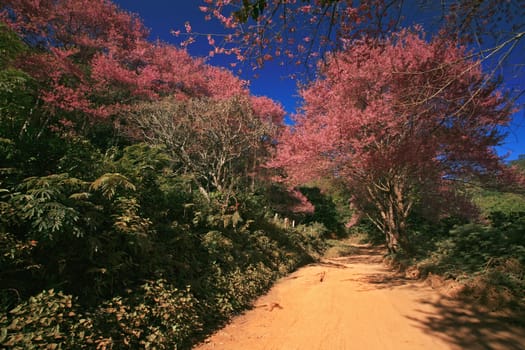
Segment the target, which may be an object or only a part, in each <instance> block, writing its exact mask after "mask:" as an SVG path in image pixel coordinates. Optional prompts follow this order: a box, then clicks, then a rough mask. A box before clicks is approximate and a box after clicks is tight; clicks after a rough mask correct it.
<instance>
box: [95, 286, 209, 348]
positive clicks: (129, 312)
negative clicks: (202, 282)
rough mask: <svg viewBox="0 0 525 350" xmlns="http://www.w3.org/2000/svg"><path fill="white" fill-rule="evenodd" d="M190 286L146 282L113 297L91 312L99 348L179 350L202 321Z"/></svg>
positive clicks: (186, 343) (186, 344) (200, 325)
mask: <svg viewBox="0 0 525 350" xmlns="http://www.w3.org/2000/svg"><path fill="white" fill-rule="evenodd" d="M197 309H198V301H197V300H196V299H195V297H194V296H193V294H192V293H191V291H190V287H186V288H185V289H184V290H178V289H177V288H175V287H173V286H172V285H170V284H169V283H167V281H165V280H162V279H161V280H156V281H152V282H148V283H146V284H144V285H142V286H141V287H140V289H139V290H138V291H137V292H136V293H133V294H132V295H130V296H126V297H124V298H122V297H115V298H113V299H111V300H109V301H107V302H105V303H104V304H102V305H101V306H100V307H99V308H97V310H96V311H95V312H94V313H93V315H91V316H92V317H93V323H94V326H95V329H96V330H97V333H98V334H99V337H98V339H97V340H96V343H97V345H98V346H99V347H102V346H104V347H107V348H111V349H139V348H140V349H178V348H179V347H181V346H188V340H189V337H190V336H191V335H192V334H193V333H194V332H195V331H198V330H199V329H200V328H201V327H202V324H201V322H200V320H199V317H198V314H197V313H196V310H197Z"/></svg>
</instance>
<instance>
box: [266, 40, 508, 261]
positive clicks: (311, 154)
mask: <svg viewBox="0 0 525 350" xmlns="http://www.w3.org/2000/svg"><path fill="white" fill-rule="evenodd" d="M423 36H424V33H421V32H420V33H412V32H410V31H408V30H404V31H402V32H400V33H398V34H395V35H392V36H391V37H389V38H387V39H366V40H361V41H354V42H352V43H351V45H349V46H348V48H347V49H346V50H345V51H343V52H340V53H336V54H333V55H331V56H330V57H329V59H328V62H327V65H326V66H324V68H322V69H321V72H320V77H319V78H318V80H317V81H315V82H313V83H311V84H310V85H309V86H307V87H306V88H305V89H303V90H302V92H301V96H302V97H303V99H304V106H303V110H302V113H301V114H299V115H298V116H296V117H295V125H293V126H291V127H290V128H289V129H288V130H287V132H285V133H284V134H283V136H282V137H281V139H280V144H279V146H278V154H277V158H276V160H275V161H273V163H272V165H273V166H276V167H284V168H285V169H286V170H287V174H288V175H289V178H288V179H287V180H288V181H289V182H290V183H292V184H297V183H301V182H303V181H306V180H311V179H312V178H315V177H320V176H323V175H326V174H330V173H331V174H332V175H333V176H334V177H337V178H339V179H341V180H343V181H344V182H345V183H346V184H347V186H348V187H349V189H350V190H351V192H352V194H353V198H352V204H353V205H354V206H355V207H356V208H358V209H359V210H360V211H361V212H362V213H364V214H365V215H367V216H368V217H369V218H370V220H371V221H373V222H374V223H375V224H376V226H377V227H378V228H379V229H380V230H381V231H382V232H383V233H384V234H385V238H386V241H387V243H388V247H389V249H390V250H391V251H397V250H398V249H399V247H403V248H408V247H409V242H408V236H407V233H406V226H407V218H408V216H409V214H410V213H411V211H412V210H413V208H414V206H415V205H418V206H419V207H420V208H431V209H432V210H431V211H434V212H436V211H438V210H440V209H441V210H445V211H448V212H450V211H453V210H454V209H455V208H458V205H459V204H464V203H465V202H464V201H461V199H462V198H461V196H459V195H458V192H456V191H454V189H455V188H457V185H458V184H459V183H461V182H463V181H474V180H481V179H484V178H487V177H490V176H491V175H501V174H502V172H503V171H504V169H505V167H504V166H503V165H502V164H501V162H500V160H499V159H498V157H497V155H496V153H495V151H494V149H493V147H494V146H496V145H498V144H499V142H500V141H501V140H502V137H503V135H502V134H501V132H500V130H501V129H500V128H501V127H502V126H505V125H507V123H508V121H509V114H510V106H509V103H508V100H507V99H506V98H505V97H504V96H502V94H501V93H500V92H498V91H497V90H496V88H497V84H496V83H495V82H491V83H488V82H487V80H486V77H485V75H484V74H483V72H482V70H481V65H480V64H479V62H476V61H474V60H471V59H468V58H466V57H467V56H468V52H467V51H466V50H465V48H463V47H461V46H458V45H457V43H456V42H454V41H450V40H449V39H445V38H437V37H436V38H434V39H433V40H432V41H431V42H430V43H427V42H426V41H425V40H424V38H423ZM445 202H446V205H445V206H442V207H441V208H439V203H445Z"/></svg>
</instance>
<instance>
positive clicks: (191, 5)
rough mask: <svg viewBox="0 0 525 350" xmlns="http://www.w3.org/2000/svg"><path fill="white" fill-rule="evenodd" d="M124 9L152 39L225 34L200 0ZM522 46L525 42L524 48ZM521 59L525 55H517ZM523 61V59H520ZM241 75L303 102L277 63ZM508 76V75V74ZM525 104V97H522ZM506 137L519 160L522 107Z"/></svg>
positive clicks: (152, 1)
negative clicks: (208, 16)
mask: <svg viewBox="0 0 525 350" xmlns="http://www.w3.org/2000/svg"><path fill="white" fill-rule="evenodd" d="M113 2H114V3H116V4H117V5H119V6H120V7H121V8H122V9H124V10H127V11H130V12H134V13H136V14H138V15H139V16H140V18H141V19H142V21H143V22H144V24H145V25H146V27H147V28H149V29H150V38H151V39H152V40H156V39H160V40H162V41H164V42H168V43H172V44H178V43H179V42H180V40H181V39H180V38H176V37H174V36H173V35H172V34H171V31H172V30H181V31H182V32H184V23H185V22H186V21H189V22H190V23H191V25H192V28H193V31H194V32H202V33H224V29H223V28H222V27H221V26H220V25H218V24H217V23H216V22H215V21H213V20H212V21H205V20H204V14H203V13H202V12H201V11H200V10H199V8H198V6H199V5H202V4H203V1H201V0H148V1H145V0H113ZM413 21H414V22H417V21H418V16H417V13H416V14H414V18H413ZM521 48H523V45H522V47H521ZM209 49H210V47H209V46H208V44H207V41H206V39H205V38H202V40H200V41H197V42H196V43H194V44H192V45H190V47H189V49H188V51H189V52H190V54H191V55H192V56H206V55H207V53H208V51H209ZM516 56H518V57H519V58H518V59H520V60H522V59H523V53H522V55H519V53H518V55H516ZM232 61H233V60H232V59H231V58H228V57H224V56H216V57H214V58H213V59H212V60H211V61H209V63H210V64H213V65H219V66H224V67H227V68H230V66H229V64H230V63H231V62H232ZM521 63H523V62H521ZM243 69H244V71H243V72H242V73H241V78H242V79H246V80H250V89H251V92H252V94H254V95H264V96H268V97H270V98H272V99H274V100H276V101H279V102H280V103H281V104H282V105H283V107H284V108H285V110H286V111H287V112H288V113H289V114H291V113H294V112H295V110H296V107H297V106H298V104H299V103H300V100H299V98H298V96H297V89H296V82H295V81H294V80H292V79H290V78H287V76H288V75H289V74H290V73H293V72H292V71H286V70H283V68H282V67H279V66H278V65H277V64H276V63H272V62H270V63H269V64H267V65H266V66H265V67H264V68H263V69H262V70H260V71H258V72H257V74H258V76H259V77H258V78H257V79H254V72H253V71H251V69H250V67H248V66H246V67H244V68H243ZM505 78H506V79H508V78H507V77H505ZM523 79H525V75H522V76H521V77H520V76H518V78H514V79H512V80H510V83H511V84H513V85H514V86H516V85H517V86H519V88H521V89H522V90H525V81H523ZM520 102H521V104H522V105H524V104H525V96H522V98H521V100H520ZM506 132H508V136H507V138H506V140H505V144H504V145H502V146H501V147H498V152H499V153H500V154H501V155H505V154H509V157H508V158H507V159H508V160H512V159H516V158H517V157H518V155H520V154H525V112H524V111H523V110H522V111H520V112H518V113H516V114H515V115H514V116H513V121H512V123H511V126H510V128H509V130H506Z"/></svg>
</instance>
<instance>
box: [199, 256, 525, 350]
mask: <svg viewBox="0 0 525 350" xmlns="http://www.w3.org/2000/svg"><path fill="white" fill-rule="evenodd" d="M357 249H358V253H357V254H353V255H352V256H349V257H342V258H334V259H324V260H322V261H321V262H320V263H316V264H312V265H309V266H306V267H304V268H301V269H299V270H298V271H296V272H295V273H293V274H291V275H289V276H288V277H285V278H283V279H281V280H280V281H278V282H277V283H276V284H275V286H274V287H273V288H272V289H271V290H270V292H269V293H268V294H267V295H265V296H263V297H261V298H259V299H258V300H257V301H256V302H255V303H254V308H253V309H252V310H250V311H248V312H246V313H245V314H243V315H241V316H238V317H236V318H235V319H234V320H233V321H232V322H231V323H230V324H229V325H227V326H226V327H225V328H224V329H222V330H220V331H218V332H217V333H215V334H214V335H212V336H211V337H210V338H208V339H207V340H206V341H205V342H204V343H202V344H200V345H199V346H197V347H196V348H195V349H199V350H205V349H228V350H235V349H239V350H240V349H242V350H252V349H261V350H262V349H264V350H272V349H276V350H277V349H278V350H292V349H297V350H299V349H301V350H309V349H323V350H324V349H363V350H374V349H393V350H394V349H395V350H411V349H424V350H433V349H484V350H485V349H506V350H507V349H525V330H524V329H523V328H520V327H518V326H516V325H515V324H513V323H512V322H511V321H512V320H511V319H509V318H508V317H506V316H504V315H501V314H499V315H497V314H493V313H488V312H483V311H481V310H480V309H479V308H476V307H475V306H464V305H460V303H459V302H457V301H453V300H449V299H447V298H446V297H445V296H443V295H442V294H440V293H438V291H436V290H434V289H432V288H431V287H430V286H428V284H425V283H424V282H421V281H412V280H407V279H403V278H401V277H399V276H396V275H395V274H393V273H392V272H391V271H390V270H389V269H388V268H387V267H386V266H385V265H384V264H383V263H382V257H381V254H382V252H381V251H379V250H377V249H373V248H369V247H366V246H360V247H357Z"/></svg>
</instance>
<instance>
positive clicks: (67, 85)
mask: <svg viewBox="0 0 525 350" xmlns="http://www.w3.org/2000/svg"><path fill="white" fill-rule="evenodd" d="M0 20H2V22H3V23H5V24H6V25H7V26H9V27H10V28H11V29H12V30H13V31H14V32H16V33H17V34H18V35H19V36H20V38H22V39H23V40H24V42H25V43H26V44H27V45H28V46H29V47H30V48H32V50H28V51H27V52H26V54H25V55H20V56H19V58H18V60H17V62H16V66H17V67H18V68H19V69H20V70H22V71H24V72H26V73H27V74H28V75H30V76H31V77H32V78H34V79H35V80H36V81H37V82H38V83H39V87H40V89H39V97H40V100H41V101H42V102H43V106H44V109H46V110H47V112H48V118H47V119H49V120H47V119H46V118H44V120H46V123H47V124H48V126H49V125H55V126H58V127H68V128H76V130H77V131H81V132H86V131H85V130H86V129H89V127H90V126H91V125H92V124H96V123H101V122H108V121H109V124H110V125H111V122H113V119H114V117H115V116H116V114H117V113H119V112H121V111H122V110H123V109H126V108H128V106H129V105H131V104H132V103H136V102H138V101H144V100H147V101H150V100H156V99H159V98H162V97H163V96H167V95H172V96H173V95H176V96H178V97H179V98H190V97H205V96H208V97H212V96H213V97H217V98H229V97H231V96H233V95H238V94H248V90H247V84H246V82H245V81H242V80H240V79H238V78H236V77H235V76H233V75H232V74H231V73H230V72H228V71H226V70H223V69H219V68H215V67H211V66H208V65H206V64H205V62H204V60H202V59H194V58H192V57H190V56H189V54H188V53H187V52H186V51H185V50H182V49H179V48H176V47H174V46H170V45H167V44H163V43H151V42H149V41H147V35H148V32H147V30H146V29H145V28H144V26H143V24H142V22H141V21H140V20H139V19H138V18H137V17H136V16H134V15H132V14H129V13H127V12H125V11H123V10H121V9H119V8H118V7H117V6H116V5H114V4H113V3H111V2H110V1H107V0H94V1H87V0H71V1H65V0H60V1H54V0H49V1H31V0H22V1H18V0H17V1H12V0H1V1H0Z"/></svg>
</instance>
